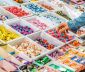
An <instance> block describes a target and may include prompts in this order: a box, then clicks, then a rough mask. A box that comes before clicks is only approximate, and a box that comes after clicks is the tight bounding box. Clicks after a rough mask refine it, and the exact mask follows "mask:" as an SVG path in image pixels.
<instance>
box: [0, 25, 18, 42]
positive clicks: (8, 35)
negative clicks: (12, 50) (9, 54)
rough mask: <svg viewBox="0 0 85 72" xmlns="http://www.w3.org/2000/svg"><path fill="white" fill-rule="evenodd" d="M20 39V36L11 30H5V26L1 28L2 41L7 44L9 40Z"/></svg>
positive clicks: (0, 36) (0, 37)
mask: <svg viewBox="0 0 85 72" xmlns="http://www.w3.org/2000/svg"><path fill="white" fill-rule="evenodd" d="M18 37H20V35H19V34H16V33H14V32H12V31H11V30H9V29H7V28H5V27H4V26H0V39H1V40H3V41H5V42H7V41H9V40H13V39H15V38H18Z"/></svg>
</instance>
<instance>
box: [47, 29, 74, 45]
mask: <svg viewBox="0 0 85 72" xmlns="http://www.w3.org/2000/svg"><path fill="white" fill-rule="evenodd" d="M47 33H48V34H50V35H51V36H53V37H55V38H58V39H59V40H60V41H62V42H65V43H66V42H69V41H71V40H73V39H74V36H71V35H70V34H69V33H67V34H65V33H60V32H59V31H58V30H57V29H56V28H54V29H51V30H48V31H47Z"/></svg>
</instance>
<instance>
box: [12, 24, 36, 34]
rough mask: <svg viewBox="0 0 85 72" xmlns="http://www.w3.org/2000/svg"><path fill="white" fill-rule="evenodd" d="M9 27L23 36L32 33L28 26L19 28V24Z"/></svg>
mask: <svg viewBox="0 0 85 72" xmlns="http://www.w3.org/2000/svg"><path fill="white" fill-rule="evenodd" d="M11 27H12V28H14V29H15V30H17V31H18V32H20V33H21V34H23V35H28V34H31V33H33V32H34V31H33V29H32V28H30V27H28V26H21V25H20V24H13V25H11Z"/></svg>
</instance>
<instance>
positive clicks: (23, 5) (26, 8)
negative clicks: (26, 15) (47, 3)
mask: <svg viewBox="0 0 85 72" xmlns="http://www.w3.org/2000/svg"><path fill="white" fill-rule="evenodd" d="M29 4H34V5H37V6H38V7H39V8H40V7H41V8H42V9H43V12H35V11H34V10H32V9H29V8H28V7H26V5H29ZM21 7H22V8H23V9H25V10H27V11H30V12H31V13H33V14H39V13H44V12H47V10H46V9H45V8H43V7H42V6H40V5H38V4H37V3H33V2H30V3H29V2H28V3H24V4H22V5H21Z"/></svg>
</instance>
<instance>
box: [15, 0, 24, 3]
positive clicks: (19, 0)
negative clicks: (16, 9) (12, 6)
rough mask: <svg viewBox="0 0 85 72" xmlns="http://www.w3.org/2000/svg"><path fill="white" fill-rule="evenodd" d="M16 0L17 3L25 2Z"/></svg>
mask: <svg viewBox="0 0 85 72" xmlns="http://www.w3.org/2000/svg"><path fill="white" fill-rule="evenodd" d="M14 1H16V2H17V3H24V2H23V0H14Z"/></svg>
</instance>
